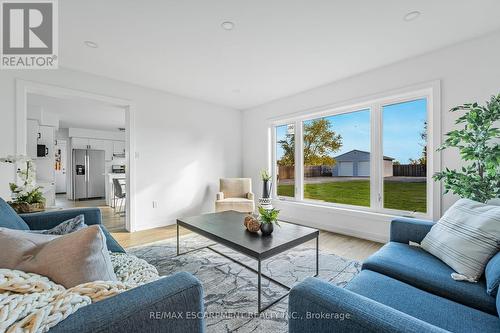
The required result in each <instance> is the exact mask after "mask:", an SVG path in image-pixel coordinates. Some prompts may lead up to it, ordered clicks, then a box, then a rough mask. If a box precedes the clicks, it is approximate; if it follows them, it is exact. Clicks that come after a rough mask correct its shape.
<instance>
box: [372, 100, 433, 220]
mask: <svg viewBox="0 0 500 333" xmlns="http://www.w3.org/2000/svg"><path fill="white" fill-rule="evenodd" d="M382 119H383V124H382V128H383V142H384V144H383V148H384V155H387V156H390V157H387V159H386V157H384V208H390V209H397V210H404V211H413V212H421V213H425V212H426V211H427V100H426V99H417V100H413V101H408V102H403V103H397V104H391V105H384V106H383V107H382Z"/></svg>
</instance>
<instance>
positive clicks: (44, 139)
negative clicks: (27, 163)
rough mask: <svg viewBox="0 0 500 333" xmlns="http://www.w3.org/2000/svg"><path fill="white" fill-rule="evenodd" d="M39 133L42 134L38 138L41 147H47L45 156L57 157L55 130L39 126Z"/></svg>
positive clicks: (50, 127)
mask: <svg viewBox="0 0 500 333" xmlns="http://www.w3.org/2000/svg"><path fill="white" fill-rule="evenodd" d="M38 132H39V133H40V135H39V138H38V144H39V145H45V147H46V150H45V155H46V157H54V156H55V155H54V154H55V150H54V146H55V128H54V127H52V126H39V127H38Z"/></svg>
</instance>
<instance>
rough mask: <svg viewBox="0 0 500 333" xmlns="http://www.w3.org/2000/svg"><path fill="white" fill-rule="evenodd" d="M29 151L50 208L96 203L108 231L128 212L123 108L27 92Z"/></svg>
mask: <svg viewBox="0 0 500 333" xmlns="http://www.w3.org/2000/svg"><path fill="white" fill-rule="evenodd" d="M27 118H28V119H27V154H28V156H29V157H30V158H31V159H32V160H33V161H34V164H35V166H36V174H37V184H38V185H39V186H41V187H42V189H41V190H42V192H43V194H44V197H45V199H46V208H47V209H48V210H51V209H63V208H72V207H98V208H99V209H100V210H101V214H102V217H103V223H104V224H105V226H106V227H107V228H108V229H109V230H110V231H123V230H124V229H125V216H126V212H127V209H126V192H127V190H126V189H127V184H126V179H127V170H126V151H127V150H126V144H125V141H126V139H125V115H124V110H123V109H120V108H117V107H113V106H109V105H99V104H98V103H97V102H96V101H88V100H82V99H75V98H68V99H59V98H54V97H48V96H42V95H35V94H28V114H27Z"/></svg>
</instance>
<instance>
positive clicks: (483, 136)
mask: <svg viewBox="0 0 500 333" xmlns="http://www.w3.org/2000/svg"><path fill="white" fill-rule="evenodd" d="M450 111H451V112H456V111H467V112H466V113H465V114H464V115H463V116H461V117H460V118H458V119H457V120H456V122H455V123H456V124H457V125H462V124H463V125H464V127H463V128H460V129H456V130H453V131H450V132H448V133H446V136H447V138H446V140H445V142H444V143H443V145H442V146H441V147H439V148H438V150H444V149H447V148H457V149H458V151H459V153H460V156H461V158H462V159H463V160H464V161H466V165H465V166H464V167H462V169H461V170H450V169H448V168H446V169H445V170H444V171H441V172H438V173H436V174H435V175H434V176H433V178H434V180H437V181H439V180H440V181H443V183H444V188H445V193H448V192H452V193H454V194H456V195H458V196H460V197H462V198H468V199H472V200H475V201H479V202H487V201H488V200H490V199H493V198H499V197H500V144H499V138H500V129H498V128H496V127H495V122H498V121H499V120H500V94H499V95H497V96H492V97H491V99H490V100H489V101H488V102H486V105H485V106H482V105H478V104H477V103H468V104H463V105H460V106H457V107H454V108H453V109H451V110H450Z"/></svg>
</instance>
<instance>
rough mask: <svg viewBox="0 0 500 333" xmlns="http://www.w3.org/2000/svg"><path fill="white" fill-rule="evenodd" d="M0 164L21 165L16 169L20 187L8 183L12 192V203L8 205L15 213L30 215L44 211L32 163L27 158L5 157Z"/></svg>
mask: <svg viewBox="0 0 500 333" xmlns="http://www.w3.org/2000/svg"><path fill="white" fill-rule="evenodd" d="M0 162H4V163H10V164H17V165H22V167H20V168H18V169H17V176H18V179H19V180H20V183H21V184H20V185H18V184H17V183H9V187H10V191H11V192H12V195H11V196H12V201H9V205H11V206H12V208H14V210H15V211H16V212H17V213H32V212H39V211H43V210H45V198H44V197H43V194H42V192H41V191H40V189H41V187H40V186H37V185H36V168H35V164H34V163H33V161H32V160H31V159H30V158H28V157H27V156H23V155H19V156H7V157H4V158H0Z"/></svg>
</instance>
